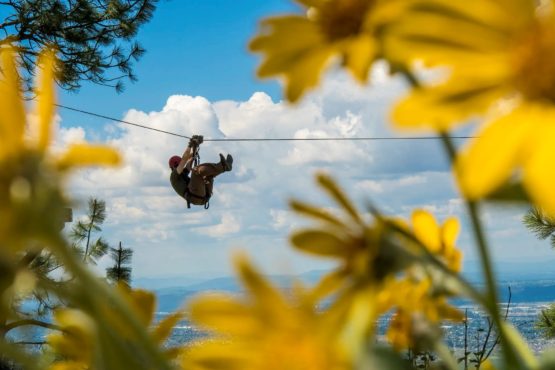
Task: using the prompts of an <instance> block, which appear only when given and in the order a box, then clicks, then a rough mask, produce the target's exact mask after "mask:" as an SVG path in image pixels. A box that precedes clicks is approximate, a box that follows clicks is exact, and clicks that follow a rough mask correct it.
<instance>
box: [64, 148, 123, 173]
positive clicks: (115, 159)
mask: <svg viewBox="0 0 555 370" xmlns="http://www.w3.org/2000/svg"><path fill="white" fill-rule="evenodd" d="M120 163H121V157H120V155H119V153H118V152H117V151H116V150H115V149H112V148H110V147H108V146H104V145H89V144H73V145H71V146H70V147H69V148H68V149H67V151H66V152H65V153H64V154H63V155H62V157H61V158H59V159H58V162H57V166H58V168H59V169H60V170H62V171H66V170H70V169H73V168H75V167H85V166H116V165H119V164H120Z"/></svg>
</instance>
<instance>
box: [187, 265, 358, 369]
mask: <svg viewBox="0 0 555 370" xmlns="http://www.w3.org/2000/svg"><path fill="white" fill-rule="evenodd" d="M236 267H237V269H238V273H239V277H240V278H241V281H242V283H243V285H244V286H245V289H246V294H247V295H248V296H247V297H246V298H244V299H241V298H239V297H233V296H230V295H223V294H209V295H204V296H201V297H198V298H196V299H195V300H194V301H192V302H191V304H190V307H189V308H190V315H191V320H192V321H193V322H195V323H196V324H197V325H199V326H200V327H202V328H204V329H208V330H210V331H211V332H212V333H213V334H216V335H217V336H216V337H210V338H208V339H205V340H203V341H200V342H198V343H195V344H193V345H191V346H190V347H189V348H188V350H187V351H186V352H185V353H184V354H183V360H182V368H183V369H195V370H197V369H198V370H201V369H221V370H224V369H238V370H239V369H241V370H274V369H275V370H278V369H279V370H282V369H290V370H296V369H297V370H309V369H314V370H326V369H330V370H331V369H333V370H341V369H350V368H351V362H350V360H349V358H348V357H347V356H346V355H345V354H344V353H343V352H342V351H341V350H340V349H339V348H340V347H339V346H338V345H337V336H338V328H337V323H336V321H334V320H333V319H332V317H330V316H329V315H327V314H326V313H325V312H321V313H318V312H316V311H315V310H316V309H317V308H316V307H315V306H314V305H312V304H307V301H305V300H304V299H303V298H302V297H300V296H297V295H296V294H295V292H293V293H292V296H291V297H286V296H284V295H283V294H282V293H281V292H279V291H278V290H277V289H276V288H275V287H274V286H273V285H272V284H271V283H270V282H269V281H267V280H266V279H265V278H264V277H263V276H261V275H260V273H259V272H257V271H256V270H255V269H254V268H253V267H252V266H251V264H250V263H249V262H248V261H247V260H246V259H245V258H244V257H239V258H238V259H236Z"/></svg>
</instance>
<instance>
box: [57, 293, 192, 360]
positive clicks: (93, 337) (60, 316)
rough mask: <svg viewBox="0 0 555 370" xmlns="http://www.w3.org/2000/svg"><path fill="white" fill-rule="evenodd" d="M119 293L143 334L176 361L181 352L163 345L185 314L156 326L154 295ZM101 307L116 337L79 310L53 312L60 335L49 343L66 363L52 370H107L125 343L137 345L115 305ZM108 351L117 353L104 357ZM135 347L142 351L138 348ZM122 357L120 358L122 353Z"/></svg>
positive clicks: (179, 313) (172, 315)
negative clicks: (104, 369)
mask: <svg viewBox="0 0 555 370" xmlns="http://www.w3.org/2000/svg"><path fill="white" fill-rule="evenodd" d="M117 290H118V293H119V295H120V296H121V297H122V298H123V299H124V300H125V301H126V303H127V304H128V305H129V307H130V308H131V310H132V311H133V314H134V315H135V317H136V318H138V320H139V321H140V324H141V325H142V326H143V327H144V330H145V331H147V330H148V332H149V335H150V338H151V340H152V342H153V343H155V344H156V345H157V346H159V348H160V349H161V350H162V351H163V353H164V354H165V356H166V358H168V359H172V358H176V357H177V356H178V355H179V354H180V353H181V351H182V348H181V347H165V346H164V343H165V341H166V340H167V339H168V337H169V336H170V334H171V333H172V330H173V328H174V327H175V325H176V324H177V323H178V322H179V321H180V320H182V319H183V316H184V314H183V312H181V311H176V312H175V313H172V314H170V315H168V316H166V317H165V318H163V319H162V320H160V321H159V322H154V318H155V317H154V313H155V309H156V297H155V296H154V294H153V293H151V292H148V291H145V290H141V289H136V290H133V289H130V288H129V287H127V286H124V285H120V286H118V287H117ZM101 307H102V315H101V316H102V318H103V319H102V321H104V322H105V323H106V325H108V327H109V331H110V332H112V333H118V335H117V336H115V337H114V336H113V335H107V333H106V332H103V331H101V329H100V327H101V326H99V324H98V321H97V322H95V320H93V318H92V316H90V315H89V314H88V313H86V312H85V311H82V310H77V309H57V310H55V311H54V324H55V325H56V326H58V327H59V329H60V332H55V333H53V334H50V335H49V336H48V337H47V343H48V344H49V345H50V346H51V347H52V349H53V350H54V352H55V353H56V354H58V355H61V356H62V358H63V360H61V361H57V362H55V363H53V365H52V367H51V370H54V369H55V370H61V369H89V368H96V367H100V368H101V367H102V366H104V365H102V363H110V361H113V358H112V359H110V357H111V356H112V355H116V356H117V350H116V348H117V346H121V345H122V343H124V344H123V345H124V346H126V347H130V346H131V345H132V344H135V345H136V343H134V342H135V341H136V338H134V336H133V330H132V328H131V327H130V326H129V322H128V321H126V320H122V318H121V317H120V316H119V315H118V314H117V313H116V312H115V311H114V309H113V306H112V305H110V304H108V303H106V302H103V303H102V305H101ZM104 330H106V329H104ZM111 341H113V342H111ZM107 347H112V349H113V350H114V352H115V353H113V354H112V352H110V354H108V353H104V352H106V348H107ZM136 347H137V348H140V347H138V346H137V345H136ZM119 355H120V356H121V353H120V354H119ZM99 361H102V362H99ZM128 365H131V364H128Z"/></svg>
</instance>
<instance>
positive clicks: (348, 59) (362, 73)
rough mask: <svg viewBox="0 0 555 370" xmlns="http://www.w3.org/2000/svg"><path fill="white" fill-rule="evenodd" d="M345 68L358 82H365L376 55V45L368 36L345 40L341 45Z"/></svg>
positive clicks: (363, 35)
mask: <svg viewBox="0 0 555 370" xmlns="http://www.w3.org/2000/svg"><path fill="white" fill-rule="evenodd" d="M343 45H344V46H343V49H344V54H345V56H344V64H345V67H346V68H347V69H348V70H349V71H350V72H351V73H352V74H353V76H354V77H355V78H356V79H357V80H358V81H360V82H366V80H367V79H368V71H369V70H370V66H371V65H372V62H373V61H374V58H375V57H376V53H377V45H376V43H375V42H374V39H373V38H372V37H370V35H368V34H362V35H361V36H359V37H356V38H352V39H347V40H346V42H345V43H344V44H343Z"/></svg>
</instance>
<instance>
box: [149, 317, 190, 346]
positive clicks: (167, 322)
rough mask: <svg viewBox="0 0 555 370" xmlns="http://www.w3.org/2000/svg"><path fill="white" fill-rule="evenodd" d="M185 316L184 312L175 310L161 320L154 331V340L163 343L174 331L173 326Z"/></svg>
mask: <svg viewBox="0 0 555 370" xmlns="http://www.w3.org/2000/svg"><path fill="white" fill-rule="evenodd" d="M183 316H184V313H183V312H174V313H172V314H171V315H168V316H166V317H164V318H163V319H162V320H160V322H159V323H158V324H157V325H156V327H155V328H154V330H153V331H152V336H153V337H154V340H155V341H156V342H158V343H160V344H161V343H162V342H164V341H165V340H166V339H168V337H169V336H170V334H171V333H172V331H173V328H174V327H175V326H176V325H177V324H178V323H179V321H181V320H182V319H183Z"/></svg>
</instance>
